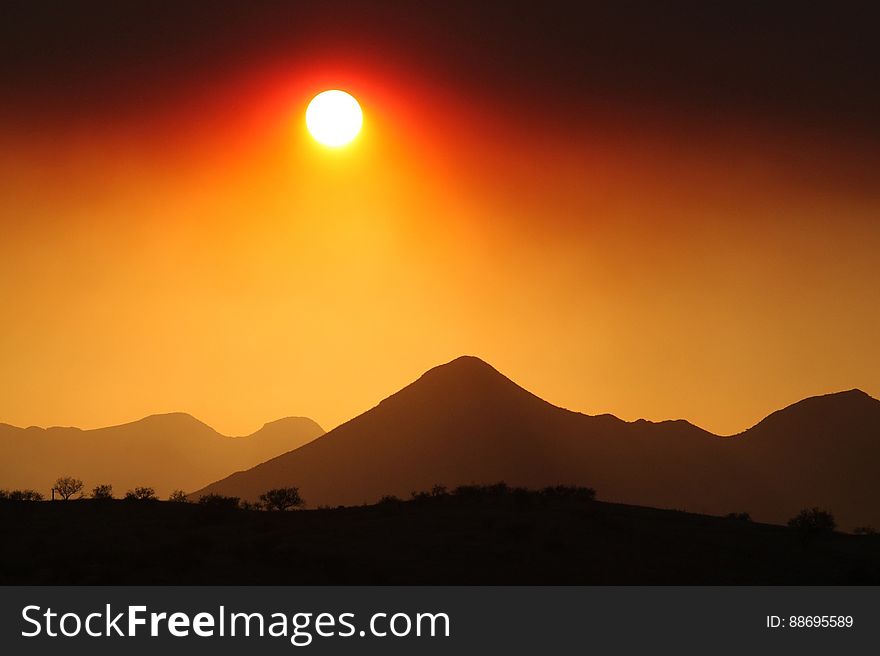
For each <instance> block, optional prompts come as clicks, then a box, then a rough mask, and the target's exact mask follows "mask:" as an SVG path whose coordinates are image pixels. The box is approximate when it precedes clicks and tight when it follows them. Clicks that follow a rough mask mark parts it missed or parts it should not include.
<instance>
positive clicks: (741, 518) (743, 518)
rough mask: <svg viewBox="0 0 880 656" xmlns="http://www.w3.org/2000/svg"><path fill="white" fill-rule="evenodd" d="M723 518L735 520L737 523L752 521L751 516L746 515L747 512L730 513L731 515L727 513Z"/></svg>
mask: <svg viewBox="0 0 880 656" xmlns="http://www.w3.org/2000/svg"><path fill="white" fill-rule="evenodd" d="M724 517H725V519H735V520H737V521H739V522H750V521H752V516H751V515H750V514H749V513H747V512H739V513H736V512H732V513H727V514H726V515H725V516H724Z"/></svg>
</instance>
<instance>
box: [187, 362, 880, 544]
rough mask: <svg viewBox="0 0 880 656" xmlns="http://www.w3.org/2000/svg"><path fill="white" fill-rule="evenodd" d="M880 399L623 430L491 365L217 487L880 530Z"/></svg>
mask: <svg viewBox="0 0 880 656" xmlns="http://www.w3.org/2000/svg"><path fill="white" fill-rule="evenodd" d="M878 438H880V402H878V401H877V400H876V399H873V398H871V397H870V396H868V395H867V394H865V393H863V392H860V391H850V392H842V393H839V394H831V395H827V396H822V397H815V398H811V399H807V400H804V401H801V402H800V403H796V404H794V405H792V406H790V407H788V408H786V409H784V410H780V411H779V412H776V413H774V414H772V415H770V416H769V417H767V418H766V419H764V420H763V421H762V422H760V423H759V424H757V425H756V426H754V427H753V428H751V429H749V430H747V431H745V432H743V433H741V434H739V435H735V436H729V437H721V436H718V435H714V434H712V433H709V432H707V431H705V430H703V429H701V428H698V427H697V426H694V425H692V424H690V423H688V422H686V421H682V420H678V421H663V422H658V423H655V422H650V421H645V420H638V421H635V422H625V421H623V420H621V419H618V418H617V417H614V416H613V415H608V414H605V415H597V416H590V415H584V414H581V413H577V412H572V411H569V410H566V409H563V408H559V407H557V406H554V405H552V404H550V403H548V402H546V401H544V400H542V399H541V398H539V397H537V396H535V395H534V394H532V393H531V392H528V391H526V390H525V389H523V388H522V387H520V386H518V385H517V384H515V383H514V382H513V381H511V380H510V379H508V378H506V377H505V376H503V375H502V374H500V373H499V372H498V371H496V370H495V369H494V368H492V367H491V366H490V365H488V364H486V363H485V362H483V361H482V360H480V359H478V358H475V357H470V356H464V357H460V358H457V359H456V360H453V361H452V362H449V363H447V364H445V365H441V366H439V367H436V368H434V369H431V370H430V371H428V372H426V373H425V374H424V375H422V376H421V378H419V379H418V380H417V381H415V382H414V383H412V384H410V385H408V386H407V387H405V388H403V389H402V390H400V391H399V392H397V393H396V394H393V395H392V396H390V397H388V398H387V399H385V400H384V401H382V402H381V403H380V404H379V405H378V406H376V407H375V408H373V409H371V410H369V411H367V412H365V413H363V414H362V415H360V416H358V417H356V418H354V419H352V420H350V421H348V422H347V423H345V424H342V425H341V426H339V427H338V428H335V429H334V430H331V431H330V432H328V433H326V434H324V435H323V436H322V437H320V438H318V439H316V440H314V441H312V442H310V443H308V444H305V445H304V446H301V447H300V448H298V449H295V450H293V451H290V452H289V453H285V454H283V455H280V456H278V457H276V458H273V459H271V460H269V461H267V462H264V463H262V464H260V465H257V466H256V467H253V468H252V469H249V470H247V471H242V472H238V473H235V474H232V475H231V476H228V477H226V478H224V479H222V480H219V481H217V482H215V483H213V484H212V485H209V486H207V487H205V488H204V489H201V490H199V491H197V492H195V493H193V494H192V495H191V496H192V497H193V498H198V497H199V496H201V495H203V494H206V493H219V494H226V495H233V496H238V497H242V498H244V499H256V498H257V497H258V496H259V494H260V493H262V492H264V491H265V490H267V489H270V488H274V487H281V486H290V485H293V486H297V487H299V488H300V491H301V494H302V496H303V497H304V498H305V500H306V502H307V504H308V505H310V506H312V507H315V506H319V505H329V506H334V505H352V504H361V503H365V502H373V501H375V500H376V499H378V498H379V497H381V496H383V495H397V496H401V497H407V496H409V494H410V492H411V491H413V490H424V489H429V488H430V487H431V486H432V485H433V484H437V483H439V484H443V485H446V486H449V487H452V486H456V485H464V484H470V483H491V482H494V481H499V480H503V481H505V482H507V483H508V484H510V485H519V486H527V487H540V486H546V485H556V484H575V485H589V486H592V487H595V488H596V489H597V490H598V491H599V495H600V497H601V498H602V499H605V500H609V501H616V502H622V503H631V504H641V505H649V506H656V507H663V508H676V509H685V510H689V511H694V512H701V513H709V514H725V513H728V512H749V513H751V515H752V516H753V517H754V518H756V519H759V520H763V521H769V522H784V521H785V520H787V519H788V518H789V517H791V516H792V515H793V514H795V513H796V512H797V511H798V510H799V509H801V508H803V507H805V506H813V505H818V506H824V507H828V508H830V509H832V510H833V511H834V513H835V514H836V515H837V517H838V520H839V522H840V524H841V525H842V526H849V527H851V526H852V525H855V524H872V523H873V525H875V526H876V525H880V504H878V503H877V502H878V481H877V480H876V472H877V465H878V463H880V439H878Z"/></svg>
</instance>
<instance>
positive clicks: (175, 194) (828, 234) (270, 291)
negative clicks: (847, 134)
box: [0, 62, 880, 434]
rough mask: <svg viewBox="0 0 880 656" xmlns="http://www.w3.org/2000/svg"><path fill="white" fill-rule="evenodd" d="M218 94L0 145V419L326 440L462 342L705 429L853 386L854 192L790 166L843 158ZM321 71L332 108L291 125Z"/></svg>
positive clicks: (282, 79)
mask: <svg viewBox="0 0 880 656" xmlns="http://www.w3.org/2000/svg"><path fill="white" fill-rule="evenodd" d="M255 71H256V72H255ZM279 71H280V72H279ZM221 82H222V83H221ZM221 82H217V83H216V84H212V85H210V86H211V91H210V94H211V95H208V96H205V95H204V94H202V93H201V92H202V91H203V89H198V90H197V91H198V92H199V93H196V92H193V94H192V95H191V96H182V97H180V98H179V99H177V100H175V101H174V102H170V101H169V103H170V104H169V105H168V106H166V107H164V108H154V111H153V112H152V114H151V115H150V116H135V115H132V116H127V117H122V118H117V119H115V120H114V121H102V122H98V121H95V122H93V123H88V122H84V123H81V124H78V125H77V126H74V127H71V126H70V125H69V124H67V123H64V124H60V123H59V124H57V125H40V126H38V127H39V129H36V128H35V129H33V130H31V131H29V132H28V131H24V130H22V129H21V128H20V126H18V125H16V126H13V127H8V128H6V129H5V131H0V194H2V196H3V198H4V207H5V210H6V213H7V214H8V215H9V216H12V217H15V220H14V221H10V222H8V224H7V225H5V226H4V235H3V239H2V240H0V297H2V298H3V299H4V303H3V304H2V307H0V322H2V323H3V325H4V339H3V340H2V341H0V361H2V362H3V367H2V372H0V398H2V399H3V403H4V405H3V408H2V415H0V421H6V422H9V423H12V424H18V425H24V426H27V425H31V424H42V425H53V424H67V425H77V426H83V427H89V426H102V425H109V424H112V423H121V422H123V421H129V420H131V419H133V418H137V417H141V416H145V415H148V414H151V413H155V412H164V411H176V410H183V411H186V412H190V413H193V414H194V415H196V416H197V417H199V418H200V419H203V420H204V421H206V422H207V423H209V424H210V425H211V426H214V427H216V428H218V429H219V430H221V431H223V432H225V433H226V434H246V433H248V432H250V431H252V430H254V429H255V428H256V427H258V426H260V425H262V423H263V422H265V421H268V420H270V419H275V418H277V417H282V416H287V415H290V414H302V415H307V416H310V417H313V418H314V419H316V420H317V421H318V422H319V423H320V424H321V425H322V426H324V428H327V429H329V428H332V427H333V426H334V425H335V424H337V423H339V422H341V421H343V420H346V419H348V418H350V417H352V416H355V415H356V414H357V413H358V412H360V411H363V410H365V409H367V408H369V407H371V406H372V405H373V404H374V403H375V402H377V401H378V400H379V399H380V398H382V397H383V396H385V395H387V394H388V393H391V392H393V391H394V390H396V389H398V388H400V387H401V386H402V385H404V384H406V383H408V382H410V381H411V380H413V379H414V378H415V377H417V376H418V375H419V374H420V373H422V372H423V371H425V370H427V369H428V368H430V367H431V366H434V365H436V364H438V363H441V362H446V361H449V360H451V359H452V358H454V357H456V356H458V355H461V354H463V353H470V354H475V355H479V356H480V357H483V358H484V359H486V360H487V361H489V362H491V363H492V364H493V365H494V366H496V367H497V368H498V369H500V370H501V371H503V372H505V373H507V374H509V375H511V376H512V377H513V378H514V379H515V380H520V381H523V382H526V383H528V384H529V386H530V387H531V388H533V389H534V390H535V391H538V392H540V394H541V396H542V397H544V398H547V399H549V400H551V401H553V402H555V403H558V404H560V405H564V406H566V407H569V408H572V409H576V410H582V411H586V412H591V413H598V412H612V413H615V414H617V415H618V416H622V417H624V418H627V419H635V418H637V417H638V416H643V415H646V416H647V417H648V418H651V419H666V418H670V417H687V418H688V419H690V420H692V421H695V422H696V423H698V424H700V425H702V426H704V427H705V428H707V429H710V430H713V431H716V432H719V433H725V432H734V431H737V430H741V429H743V428H745V427H746V426H747V425H748V424H749V422H751V421H753V420H754V419H756V418H758V417H760V416H763V414H764V413H765V411H766V410H767V409H768V408H775V407H781V406H783V405H784V404H786V403H788V402H790V401H791V400H793V399H798V398H803V397H805V396H808V395H810V394H814V393H821V392H825V391H828V390H834V389H845V388H846V389H848V388H852V387H861V388H863V389H865V390H867V391H868V392H872V393H873V394H875V395H877V393H878V391H880V378H877V377H876V371H878V368H876V367H874V368H870V367H865V366H864V360H863V358H862V357H861V356H860V355H859V354H860V353H861V354H864V353H871V352H875V351H876V347H875V345H874V343H875V339H876V336H875V335H874V332H875V331H874V330H873V327H875V326H876V325H878V323H880V306H878V304H876V303H871V302H868V299H873V298H875V297H876V293H875V292H876V290H875V289H874V287H875V283H874V281H875V280H876V252H877V251H878V250H880V230H878V227H877V223H876V221H873V220H872V217H876V216H878V212H880V205H878V203H880V201H878V199H877V198H876V196H871V195H869V194H861V195H860V194H858V193H846V189H845V188H844V187H843V186H842V185H837V186H835V185H825V186H822V185H817V184H814V183H813V180H814V179H822V180H828V179H833V178H832V177H831V176H828V175H825V174H824V173H823V174H822V175H819V174H818V173H817V172H816V171H812V170H808V169H805V170H801V169H798V170H797V175H792V174H791V171H792V170H793V167H796V166H797V163H798V162H821V163H822V164H821V165H822V166H827V167H834V166H837V164H835V162H838V163H840V162H842V164H840V166H839V171H843V170H845V169H846V166H849V164H848V163H847V153H846V152H844V151H835V150H834V148H833V147H832V146H829V145H828V144H818V145H817V142H816V141H815V140H811V139H803V140H801V141H798V142H797V143H796V144H795V145H794V146H789V145H785V146H784V147H783V146H780V145H778V142H774V138H773V136H772V134H770V133H769V131H768V133H767V134H760V135H759V134H757V133H756V132H755V131H748V130H745V129H744V130H742V133H744V134H747V135H748V138H744V139H731V138H728V139H724V138H720V137H718V135H717V134H713V133H712V132H711V130H705V131H701V128H700V126H699V125H697V124H694V125H691V126H689V128H688V129H689V130H690V132H686V133H685V132H682V131H680V130H679V129H678V128H677V127H676V126H675V125H673V124H672V122H670V124H669V125H667V124H664V122H663V120H662V117H660V118H658V119H657V120H656V121H655V122H653V123H651V122H646V121H639V120H629V119H627V118H626V117H625V116H622V115H614V114H613V113H612V112H602V111H600V110H599V109H596V110H595V111H594V112H593V113H589V114H588V115H586V116H585V118H584V120H583V123H582V125H581V126H580V127H579V128H578V130H576V131H573V130H572V129H570V127H569V124H567V123H566V122H565V121H558V122H552V121H544V122H536V121H534V120H532V119H533V118H534V117H529V116H526V117H524V118H523V117H519V116H514V115H508V114H506V113H505V108H504V107H501V108H499V107H498V106H495V105H493V103H492V101H491V99H487V98H484V97H481V96H479V95H476V96H468V97H467V98H466V99H465V98H463V97H462V96H460V95H456V94H454V93H452V92H450V91H448V90H446V89H444V87H443V86H442V85H433V84H431V83H430V81H423V80H420V78H419V77H418V75H416V74H415V73H413V74H412V75H410V76H407V75H406V73H405V72H404V73H401V72H399V71H389V70H387V69H383V68H382V67H381V66H379V65H377V66H372V67H371V66H370V65H369V63H368V62H360V67H359V68H356V67H355V66H354V65H349V66H347V65H346V64H345V62H342V63H341V64H339V65H336V66H333V67H332V68H331V67H329V66H328V67H327V70H320V71H318V70H314V69H309V70H305V69H296V70H292V71H291V70H289V69H286V68H284V67H283V66H275V67H272V68H269V67H267V69H266V70H265V71H262V72H261V71H257V70H256V69H254V70H250V71H249V72H248V74H247V75H242V76H241V77H240V78H234V77H230V78H229V79H226V80H225V81H221ZM340 86H343V87H344V88H348V89H352V90H356V91H355V92H356V94H357V96H358V100H355V99H354V98H353V97H352V96H350V95H349V96H348V98H349V99H350V100H345V99H344V98H343V100H345V103H343V104H340V105H335V104H330V106H329V110H328V111H326V113H325V109H326V108H321V107H320V106H319V107H316V108H315V110H316V111H317V110H318V109H321V111H320V112H319V113H316V114H315V115H314V116H313V117H312V118H313V120H310V118H309V113H308V112H307V113H306V117H305V118H306V120H305V124H304V122H303V109H304V108H305V107H310V108H311V107H312V105H314V103H315V102H316V101H317V100H318V98H321V97H322V96H323V95H324V94H321V95H319V96H317V97H315V93H316V91H318V90H320V89H334V90H335V89H337V88H339V87H340ZM336 93H341V92H336ZM346 95H347V94H346ZM242 98H244V99H246V101H245V102H243V101H241V99H242ZM337 100H339V98H338V97H337ZM310 101H311V102H312V105H309V103H310ZM359 101H361V102H362V103H363V106H364V107H366V108H368V119H369V122H368V126H369V129H364V130H362V131H360V133H359V134H358V132H359V130H360V128H361V124H362V121H363V117H362V114H361V112H360V107H359V105H360V103H359ZM175 103H176V104H175ZM346 103H347V104H346ZM352 103H353V104H352ZM355 106H357V112H355V111H354V108H355ZM591 111H592V110H591ZM539 124H540V125H542V126H544V127H542V128H541V129H535V127H534V126H535V125H539ZM292 126H295V128H292ZM670 126H671V127H670ZM736 127H737V126H732V129H731V130H730V131H729V132H728V133H729V134H734V133H736ZM22 135H27V138H25V137H24V136H22ZM355 137H356V139H357V140H356V142H354V143H355V144H356V146H357V147H356V148H340V149H339V150H338V151H336V152H334V156H333V157H328V156H326V155H327V152H326V149H325V148H324V147H323V146H322V145H321V144H327V145H330V146H339V145H341V144H343V143H346V142H350V141H351V139H354V138H355ZM820 148H821V149H822V150H821V157H813V156H812V155H813V154H814V153H815V152H816V151H819V150H820ZM835 152H837V154H836V155H835ZM792 162H794V164H793V163H792ZM817 166H818V164H817ZM811 176H812V177H811ZM841 179H846V178H845V176H842V175H841ZM828 216H833V217H835V220H834V225H833V226H832V228H831V229H829V228H828V226H827V224H825V225H823V224H822V220H823V217H828ZM795 217H796V218H795ZM840 253H846V257H845V258H842V257H840ZM744 262H748V266H744V265H743V263H744ZM805 289H808V290H809V291H810V293H809V295H805V294H804V293H803V290H805ZM817 306H821V307H823V308H824V309H823V311H822V312H821V313H817V312H816V311H815V307H817ZM791 326H797V327H798V329H797V330H796V331H792V330H790V327H791ZM817 344H821V345H822V347H821V348H816V345H817ZM549 346H552V348H549ZM872 372H874V373H872ZM810 381H821V383H822V388H821V389H819V388H813V387H810ZM230 399H234V400H235V402H234V403H232V402H230Z"/></svg>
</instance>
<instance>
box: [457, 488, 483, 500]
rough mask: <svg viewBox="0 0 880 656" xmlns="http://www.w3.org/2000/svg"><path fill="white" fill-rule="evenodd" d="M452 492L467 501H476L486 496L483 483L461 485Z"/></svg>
mask: <svg viewBox="0 0 880 656" xmlns="http://www.w3.org/2000/svg"><path fill="white" fill-rule="evenodd" d="M452 494H453V495H454V496H455V497H457V498H459V499H463V500H465V501H476V500H477V499H482V498H483V497H484V496H486V491H485V489H484V488H483V487H482V486H481V485H459V486H458V487H456V488H455V489H454V490H453V491H452Z"/></svg>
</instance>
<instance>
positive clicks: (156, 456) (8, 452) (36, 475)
mask: <svg viewBox="0 0 880 656" xmlns="http://www.w3.org/2000/svg"><path fill="white" fill-rule="evenodd" d="M323 432H324V431H323V430H322V429H321V427H320V426H318V424H316V423H315V422H314V421H312V420H311V419H307V418H305V417H288V418H286V419H280V420H278V421H274V422H271V423H268V424H266V425H265V426H263V428H261V429H260V430H258V431H257V432H255V433H253V434H251V435H248V436H246V437H226V436H225V435H221V434H220V433H218V432H217V431H215V430H214V429H213V428H211V427H210V426H208V425H207V424H204V423H202V422H200V421H199V420H198V419H196V418H195V417H192V416H190V415H188V414H184V413H172V414H164V415H152V416H150V417H145V418H144V419H141V420H139V421H134V422H131V423H128V424H121V425H119V426H110V427H108V428H98V429H94V430H80V429H79V428H66V427H54V428H38V427H36V426H32V427H30V428H16V427H15V426H10V425H8V424H0V488H30V489H34V490H37V491H38V492H40V493H41V494H43V495H44V496H47V497H48V496H49V494H50V490H51V487H52V484H53V483H54V482H55V479H56V478H58V477H59V476H75V477H76V478H79V479H82V480H83V482H84V483H85V486H86V487H85V489H86V491H88V490H91V489H92V488H93V487H94V486H96V485H102V484H103V485H112V486H113V488H114V490H115V492H116V494H117V495H120V496H121V495H122V494H123V493H124V492H125V491H126V490H127V489H130V488H134V487H136V486H139V485H147V486H150V487H153V488H155V489H156V491H157V492H158V493H159V494H160V495H161V496H163V497H164V496H167V495H168V494H169V493H170V492H171V491H172V490H174V489H183V490H192V489H194V488H196V487H199V486H202V485H205V484H207V483H209V482H210V481H212V480H214V479H216V478H217V477H219V476H225V475H226V474H228V473H229V472H231V471H236V470H238V469H245V468H247V467H253V466H254V465H256V464H258V463H261V462H263V461H265V460H268V459H269V458H272V457H274V456H277V455H278V454H280V453H284V452H286V451H290V450H291V449H295V448H297V447H299V446H302V445H303V444H305V443H306V442H309V441H310V440H313V439H315V438H316V437H318V436H319V435H321V434H322V433H323Z"/></svg>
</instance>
